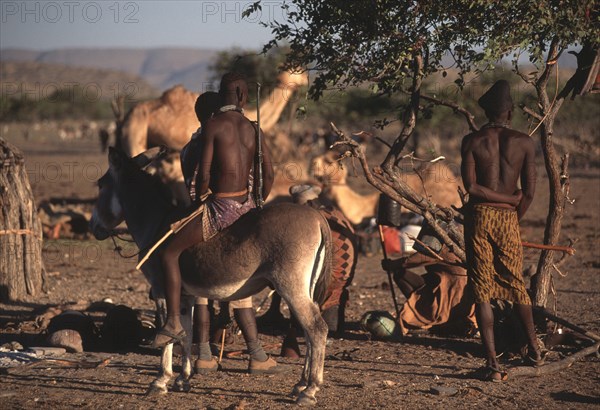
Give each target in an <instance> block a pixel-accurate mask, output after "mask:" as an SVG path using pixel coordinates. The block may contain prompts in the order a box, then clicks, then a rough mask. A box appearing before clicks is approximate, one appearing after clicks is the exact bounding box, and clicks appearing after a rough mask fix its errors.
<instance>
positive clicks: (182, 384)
mask: <svg viewBox="0 0 600 410" xmlns="http://www.w3.org/2000/svg"><path fill="white" fill-rule="evenodd" d="M190 390H192V386H191V385H190V381H189V380H184V379H182V380H179V379H178V380H175V383H173V391H175V392H178V393H188V392H189V391H190Z"/></svg>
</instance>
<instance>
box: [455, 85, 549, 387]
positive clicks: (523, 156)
mask: <svg viewBox="0 0 600 410" xmlns="http://www.w3.org/2000/svg"><path fill="white" fill-rule="evenodd" d="M478 103H479V105H480V106H481V107H482V108H483V109H484V110H485V114H486V116H487V117H488V119H489V122H488V123H487V124H486V125H484V126H483V127H482V128H481V130H480V131H477V132H474V133H472V134H469V135H467V136H465V137H464V138H463V141H462V147H461V155H462V164H461V172H462V178H463V182H464V185H465V188H466V189H467V191H468V193H469V203H468V204H467V205H466V208H465V245H466V251H467V274H468V277H469V282H470V284H471V287H472V291H473V294H474V297H475V303H476V309H475V312H476V316H477V323H478V326H479V330H480V332H481V339H482V342H483V346H484V349H485V354H486V358H487V369H486V376H485V378H486V380H490V381H503V380H506V379H507V377H508V376H507V374H506V373H504V372H502V371H501V370H500V367H499V365H498V361H497V359H496V348H495V343H494V314H493V312H492V307H491V305H490V300H491V299H502V300H506V301H510V302H513V303H514V307H515V311H516V312H517V314H518V316H519V318H520V319H521V321H522V323H523V326H524V330H525V333H526V335H527V339H528V354H527V356H526V361H527V362H528V364H530V365H533V366H539V365H541V364H543V360H542V357H541V355H540V350H539V346H538V344H537V339H536V335H535V328H534V324H533V314H532V310H531V299H530V298H529V295H528V294H527V291H526V289H525V282H524V281H523V275H522V265H523V247H522V244H521V236H520V232H519V220H520V219H521V218H522V217H523V215H524V214H525V212H526V211H527V208H529V205H531V202H532V200H533V194H534V191H535V180H536V171H535V147H534V143H533V140H532V139H531V138H530V137H529V136H528V135H526V134H523V133H521V132H518V131H515V130H512V129H510V128H509V127H510V121H511V117H512V109H513V103H512V98H511V96H510V86H509V84H508V82H507V81H505V80H500V81H497V82H496V83H495V84H494V85H493V86H492V87H491V88H490V89H489V90H488V91H487V92H486V93H485V94H484V95H483V96H482V97H481V98H480V99H479V101H478ZM519 181H520V183H521V189H520V190H519V189H518V187H517V184H518V182H519Z"/></svg>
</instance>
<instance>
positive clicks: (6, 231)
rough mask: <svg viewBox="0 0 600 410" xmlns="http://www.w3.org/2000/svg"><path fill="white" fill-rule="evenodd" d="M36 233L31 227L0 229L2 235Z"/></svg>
mask: <svg viewBox="0 0 600 410" xmlns="http://www.w3.org/2000/svg"><path fill="white" fill-rule="evenodd" d="M10 234H14V235H35V232H33V231H32V230H31V229H2V230H0V235H10Z"/></svg>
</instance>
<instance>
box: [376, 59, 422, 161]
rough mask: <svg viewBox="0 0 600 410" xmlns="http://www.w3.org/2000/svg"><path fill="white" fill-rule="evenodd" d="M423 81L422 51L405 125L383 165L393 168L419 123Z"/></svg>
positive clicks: (416, 69)
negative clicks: (418, 115) (418, 116)
mask: <svg viewBox="0 0 600 410" xmlns="http://www.w3.org/2000/svg"><path fill="white" fill-rule="evenodd" d="M422 82H423V56H422V55H421V52H416V53H415V56H414V64H413V85H412V90H411V98H410V104H409V106H408V109H407V111H406V113H405V116H404V126H403V127H402V131H401V132H400V135H399V136H398V138H396V141H394V144H393V146H392V148H391V149H390V151H389V152H388V154H387V156H386V158H385V160H384V161H383V163H382V164H381V167H382V168H383V169H384V170H386V169H391V168H392V167H393V166H394V165H395V164H396V163H397V161H398V156H399V155H400V153H401V152H402V150H403V149H404V146H405V145H406V142H407V141H408V138H409V137H410V136H411V134H412V131H413V129H414V128H415V125H416V124H417V114H418V112H419V97H420V94H421V83H422Z"/></svg>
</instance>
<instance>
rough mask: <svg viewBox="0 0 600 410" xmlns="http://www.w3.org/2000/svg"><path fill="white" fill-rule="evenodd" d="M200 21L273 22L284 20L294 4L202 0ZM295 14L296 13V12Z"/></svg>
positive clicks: (281, 1) (281, 0)
mask: <svg viewBox="0 0 600 410" xmlns="http://www.w3.org/2000/svg"><path fill="white" fill-rule="evenodd" d="M201 3H202V22H203V23H207V22H208V21H210V20H214V19H216V20H218V21H220V22H221V23H240V22H246V23H263V24H268V23H274V22H276V21H285V20H287V17H288V16H289V15H290V13H292V12H294V10H296V9H295V7H296V5H294V4H292V3H290V2H285V1H284V0H279V1H268V0H267V1H261V2H260V4H259V6H256V5H255V3H256V2H254V1H202V2H201ZM296 14H297V13H296Z"/></svg>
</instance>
